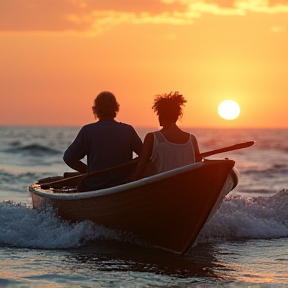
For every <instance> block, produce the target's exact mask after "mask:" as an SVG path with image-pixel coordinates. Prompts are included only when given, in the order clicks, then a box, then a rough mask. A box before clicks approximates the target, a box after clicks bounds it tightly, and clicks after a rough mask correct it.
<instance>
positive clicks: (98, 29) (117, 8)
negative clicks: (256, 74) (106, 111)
mask: <svg viewBox="0 0 288 288" xmlns="http://www.w3.org/2000/svg"><path fill="white" fill-rule="evenodd" d="M247 12H257V13H287V14H288V1H287V0H145V1H135V0H121V1H119V0H105V1H103V0H61V1H59V0H41V1H40V0H13V1H11V0H1V1H0V31H1V32H11V31H14V32H15V31H16V32H23V31H27V32H37V31H38V32H41V31H47V32H78V33H86V34H87V35H97V34H99V33H102V32H103V31H105V30H107V29H111V28H112V27H113V26H115V25H119V24H122V23H131V24H135V25H136V24H138V25H140V24H170V25H190V24H193V23H194V21H195V19H197V18H199V17H201V15H203V14H205V13H209V14H215V15H245V14H246V13H247ZM287 16H288V15H287ZM275 27H276V26H275ZM274 30H275V29H274ZM276 30H277V29H276ZM272 31H273V29H272Z"/></svg>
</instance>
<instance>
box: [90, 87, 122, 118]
mask: <svg viewBox="0 0 288 288" xmlns="http://www.w3.org/2000/svg"><path fill="white" fill-rule="evenodd" d="M119 107H120V105H119V104H118V102H117V100H116V97H115V96H114V94H113V93H111V92H109V91H102V92H101V93H99V94H98V95H97V97H96V98H95V100H94V106H93V110H94V112H95V113H96V115H97V117H98V118H103V117H107V118H115V117H116V113H117V112H118V111H119Z"/></svg>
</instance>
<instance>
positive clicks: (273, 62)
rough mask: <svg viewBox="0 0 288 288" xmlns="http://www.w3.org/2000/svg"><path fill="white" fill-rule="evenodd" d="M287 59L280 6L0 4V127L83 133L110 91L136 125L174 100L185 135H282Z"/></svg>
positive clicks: (218, 0)
mask: <svg viewBox="0 0 288 288" xmlns="http://www.w3.org/2000/svg"><path fill="white" fill-rule="evenodd" d="M287 51H288V0H142V1H135V0H121V1H120V0H105V1H103V0H13V1H11V0H0V97H1V104H0V125H33V126H34V125H45V126H55V125H56V126H83V125H85V124H87V123H91V122H93V121H94V118H93V115H92V111H91V107H92V105H93V100H94V98H95V97H96V96H97V94H98V93H99V92H101V91H103V90H108V91H111V92H113V93H114V94H115V96H116V98H117V100H118V102H119V103H120V112H119V114H118V115H117V118H116V119H117V120H118V121H121V122H126V123H128V124H131V125H133V126H135V127H147V126H149V127H152V126H153V127H154V126H155V127H158V120H157V116H156V115H155V114H154V113H153V110H152V109H151V107H152V105H153V99H154V97H155V95H157V94H162V93H169V92H171V91H178V92H180V93H181V94H183V95H184V97H185V98H186V99H187V104H186V106H185V108H184V116H183V118H182V119H181V120H179V122H178V123H179V125H181V126H182V127H217V128H288V113H287V110H288V52H287ZM224 100H234V101H236V102H237V103H238V104H239V106H240V108H241V112H240V115H239V117H238V118H236V119H234V120H224V119H222V118H221V117H220V116H219V114H218V112H217V108H218V105H219V104H220V103H221V102H222V101H224Z"/></svg>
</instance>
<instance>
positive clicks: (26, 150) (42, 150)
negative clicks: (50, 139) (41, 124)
mask: <svg viewBox="0 0 288 288" xmlns="http://www.w3.org/2000/svg"><path fill="white" fill-rule="evenodd" d="M4 152H6V153H21V154H24V155H31V156H43V155H47V154H48V155H58V154H61V153H62V152H61V151H59V150H56V149H53V148H50V147H47V146H43V145H39V144H29V145H25V146H17V145H15V146H14V147H13V148H8V149H6V150H5V151H4Z"/></svg>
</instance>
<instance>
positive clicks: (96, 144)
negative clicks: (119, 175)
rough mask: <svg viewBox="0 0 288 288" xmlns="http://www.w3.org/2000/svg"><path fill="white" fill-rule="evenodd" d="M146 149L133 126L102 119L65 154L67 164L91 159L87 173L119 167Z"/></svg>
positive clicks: (87, 128) (85, 129)
mask: <svg viewBox="0 0 288 288" xmlns="http://www.w3.org/2000/svg"><path fill="white" fill-rule="evenodd" d="M141 150H142V141H141V139H140V137H139V136H138V135H137V133H136V131H135V130H134V128H133V127H132V126H131V125H128V124H125V123H121V122H117V121H115V120H114V119H105V120H104V119H101V120H99V121H98V122H95V123H91V124H88V125H85V126H83V127H82V128H81V130H80V131H79V133H78V135H77V137H76V138H75V140H74V141H73V143H72V144H71V145H70V146H69V147H68V149H67V150H66V151H65V153H64V157H63V159H64V161H65V162H66V163H71V162H72V163H73V162H78V161H79V160H81V159H83V158H84V157H85V156H87V173H89V172H93V171H97V170H101V169H105V168H109V167H112V166H116V165H119V164H122V163H125V162H128V161H131V160H132V158H133V152H135V153H136V154H137V155H139V154H140V152H141Z"/></svg>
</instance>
